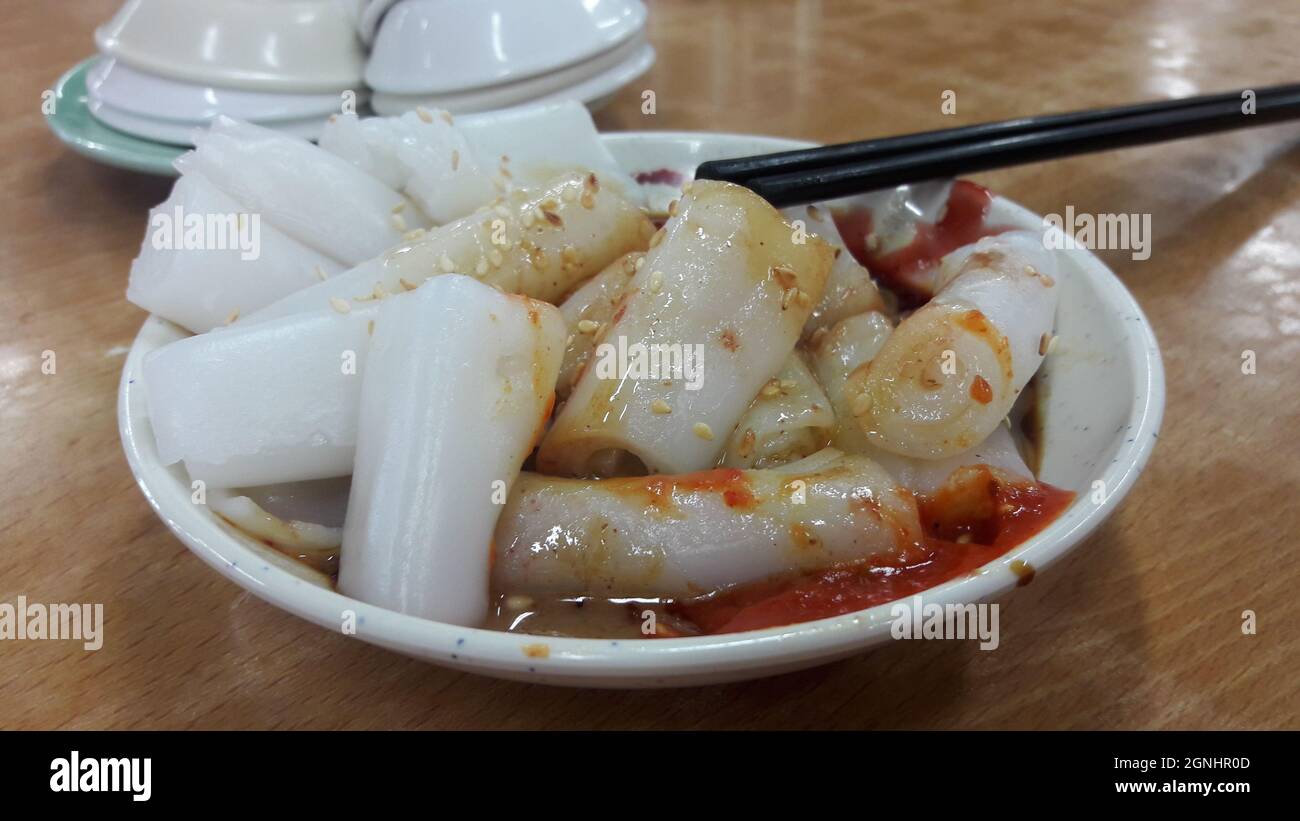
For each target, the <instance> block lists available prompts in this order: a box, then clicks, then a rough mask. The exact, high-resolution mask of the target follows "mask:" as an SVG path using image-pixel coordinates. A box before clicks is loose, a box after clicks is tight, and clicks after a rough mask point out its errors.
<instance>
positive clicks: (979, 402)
mask: <svg viewBox="0 0 1300 821" xmlns="http://www.w3.org/2000/svg"><path fill="white" fill-rule="evenodd" d="M1056 276H1057V271H1056V265H1055V260H1054V257H1053V255H1052V254H1051V252H1050V251H1048V250H1046V249H1045V248H1044V247H1043V243H1042V239H1041V237H1040V236H1039V235H1038V234H1037V233H1034V232H1029V231H1014V232H1009V233H1006V234H1000V235H998V236H995V237H988V238H985V239H982V240H980V241H979V242H977V243H974V244H973V245H970V246H966V247H963V248H961V249H958V250H957V251H954V252H953V253H952V254H950V255H949V256H948V257H946V258H945V259H944V261H943V264H942V265H941V273H940V277H941V280H940V281H941V283H942V284H941V286H940V290H939V292H938V293H937V294H936V295H935V297H934V298H933V299H932V300H930V302H928V303H926V304H925V305H924V306H923V307H921V308H920V309H918V310H917V311H916V312H915V313H913V314H912V315H910V316H909V317H907V318H906V319H904V320H903V321H902V322H900V323H899V325H898V328H896V329H895V330H894V332H893V333H892V334H890V336H889V338H888V339H887V340H886V341H885V344H884V345H883V346H882V347H881V349H880V351H879V352H878V353H877V354H876V355H875V357H874V359H873V360H872V362H871V364H870V367H869V368H868V369H867V372H866V374H865V377H864V378H863V379H862V380H861V384H860V385H859V384H854V383H851V384H850V386H849V391H848V395H849V399H850V408H851V412H852V415H853V417H854V418H856V420H857V422H858V424H859V425H860V426H861V428H862V430H863V432H864V433H865V434H866V436H867V438H868V439H869V440H870V441H871V443H872V444H873V445H875V446H877V447H879V448H881V449H883V450H888V451H890V452H893V453H897V454H900V455H904V456H914V457H919V458H926V459H941V458H944V457H948V456H952V455H955V454H957V453H961V452H962V451H964V450H968V449H970V448H972V447H974V446H975V445H976V444H978V443H979V442H981V441H983V440H984V438H985V437H987V436H988V435H989V434H990V433H992V432H993V429H994V428H996V427H997V425H998V424H999V423H1000V422H1001V421H1002V420H1003V419H1004V418H1005V417H1006V416H1007V414H1008V412H1009V411H1010V410H1011V406H1012V404H1013V403H1014V402H1015V400H1016V397H1017V396H1019V395H1020V392H1021V390H1023V389H1024V387H1025V384H1026V383H1028V381H1029V378H1030V377H1031V376H1033V375H1034V372H1035V371H1036V370H1037V369H1038V366H1039V364H1040V363H1041V362H1042V361H1043V357H1044V356H1046V353H1047V344H1048V342H1049V341H1050V339H1051V331H1052V327H1053V322H1054V318H1055V315H1056V301H1057V293H1058V291H1059V289H1058V288H1057V287H1056V286H1055V279H1056Z"/></svg>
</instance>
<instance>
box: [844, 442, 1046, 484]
mask: <svg viewBox="0 0 1300 821" xmlns="http://www.w3.org/2000/svg"><path fill="white" fill-rule="evenodd" d="M867 453H868V455H869V456H870V457H871V459H872V460H873V461H875V462H876V464H878V465H880V466H881V467H882V468H884V469H885V470H887V471H889V475H891V476H893V477H894V478H895V479H896V480H898V483H899V484H900V485H902V486H903V487H905V488H907V489H908V490H910V491H912V492H913V493H917V494H921V495H923V496H931V495H933V494H934V493H935V492H937V491H938V490H939V489H940V488H941V487H943V486H944V485H945V484H948V483H949V482H950V480H952V479H953V478H954V477H956V476H958V475H959V473H960V471H961V469H962V468H967V467H973V466H979V465H984V466H987V467H989V468H993V469H995V470H996V471H997V472H998V473H997V475H998V477H999V478H1000V479H1002V480H1004V481H1010V482H1033V481H1034V474H1033V472H1032V471H1030V469H1029V467H1028V466H1027V465H1026V464H1025V460H1024V458H1023V457H1022V456H1021V455H1020V451H1019V450H1018V449H1017V448H1016V443H1015V440H1014V439H1013V438H1012V436H1011V429H1010V428H1008V427H1007V426H1006V425H998V426H997V427H996V428H994V429H993V432H992V433H990V434H989V435H988V437H987V438H985V439H984V441H983V442H980V443H979V444H978V445H976V446H975V447H973V448H971V449H970V450H967V451H963V452H962V453H959V454H957V455H956V456H949V457H946V458H944V459H916V458H913V457H911V456H899V455H898V454H896V453H890V452H889V451H886V450H880V449H879V448H871V449H869V450H868V452H867Z"/></svg>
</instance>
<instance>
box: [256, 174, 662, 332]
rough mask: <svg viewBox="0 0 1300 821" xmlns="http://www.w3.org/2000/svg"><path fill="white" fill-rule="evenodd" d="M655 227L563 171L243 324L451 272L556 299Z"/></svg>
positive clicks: (593, 179) (641, 243)
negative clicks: (554, 177)
mask: <svg viewBox="0 0 1300 821" xmlns="http://www.w3.org/2000/svg"><path fill="white" fill-rule="evenodd" d="M653 232H654V226H653V225H652V224H651V222H650V220H649V218H648V217H647V216H646V215H645V214H644V213H643V212H642V211H641V209H640V208H637V207H636V206H634V205H632V204H631V203H630V202H628V201H627V200H625V199H623V198H622V197H621V196H619V195H618V194H616V193H614V192H613V191H611V190H609V189H608V188H606V187H605V186H603V185H602V184H601V182H600V179H599V178H598V177H597V176H596V175H594V174H581V173H571V174H565V175H563V176H561V177H559V178H557V179H555V180H553V181H552V182H551V183H550V184H549V185H547V186H545V187H543V188H538V189H530V190H527V191H514V192H511V193H509V194H506V195H505V196H504V197H502V198H501V199H500V200H498V201H497V202H496V203H495V204H492V205H488V206H485V207H484V208H481V209H479V210H478V211H475V212H474V213H473V214H470V215H469V216H466V217H462V218H461V219H459V220H456V221H455V222H450V223H447V224H446V225H443V226H440V227H438V228H435V229H433V230H431V231H430V232H428V233H427V234H425V235H424V236H423V237H420V238H419V239H416V240H414V241H412V242H408V243H406V244H404V245H402V246H400V247H398V248H394V249H392V250H390V251H388V252H387V253H385V254H383V255H382V256H379V257H377V258H375V259H373V260H370V261H369V262H366V263H364V264H362V265H358V266H357V267H355V268H353V269H352V270H350V271H347V272H345V273H343V274H340V275H338V276H336V277H332V278H330V279H328V280H326V281H324V282H320V283H317V284H316V285H314V286H312V287H310V288H306V289H304V290H301V291H298V292H296V293H294V294H291V295H290V296H288V297H285V298H284V299H282V300H280V301H278V302H276V303H274V304H272V305H269V306H267V307H266V308H264V309H262V310H261V311H258V312H255V313H254V314H252V315H251V316H249V317H247V318H246V319H245V320H242V321H247V322H260V321H264V320H267V319H273V318H276V317H281V316H286V315H289V314H294V313H299V312H301V311H311V310H317V309H320V308H322V307H326V306H328V305H330V304H331V302H332V301H336V300H342V301H343V302H346V303H350V304H352V305H354V306H355V305H356V304H357V303H358V302H362V303H364V302H365V301H367V300H370V299H374V298H375V297H376V296H383V295H384V294H387V293H397V292H399V291H402V290H409V289H411V288H414V287H415V286H417V285H419V284H420V283H422V282H424V281H425V280H426V279H428V278H430V277H434V276H438V275H440V274H449V273H458V274H465V275H472V276H474V277H475V278H477V279H480V280H482V281H483V282H485V283H487V284H488V285H495V286H498V287H500V288H501V289H503V290H505V291H507V292H508V293H517V294H523V295H525V296H529V297H532V298H534V299H541V300H545V301H547V302H558V301H559V300H560V298H561V297H563V296H564V295H565V294H566V293H568V292H569V291H571V290H573V288H575V287H576V286H577V285H578V284H579V283H581V282H582V281H583V280H586V279H587V278H588V277H591V276H593V275H594V274H596V273H598V272H599V271H600V270H601V269H602V268H604V267H605V266H607V265H609V264H610V263H611V262H613V261H614V260H616V259H618V258H619V257H620V256H622V255H623V254H626V253H627V252H629V251H635V250H639V249H644V248H645V246H646V242H647V241H648V239H649V237H650V235H651V234H652V233H653Z"/></svg>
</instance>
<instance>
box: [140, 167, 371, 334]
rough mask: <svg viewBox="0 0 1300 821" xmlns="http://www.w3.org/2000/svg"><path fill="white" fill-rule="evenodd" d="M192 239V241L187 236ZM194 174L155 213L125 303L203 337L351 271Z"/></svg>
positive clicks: (184, 179) (154, 209) (177, 187)
mask: <svg viewBox="0 0 1300 821" xmlns="http://www.w3.org/2000/svg"><path fill="white" fill-rule="evenodd" d="M187 234H188V235H189V236H188V239H187V236H186V235H187ZM344 267H345V266H343V265H342V264H341V263H339V262H338V261H337V260H335V259H333V258H332V257H329V256H327V255H325V254H322V253H321V252H320V251H317V250H315V249H313V248H310V247H308V246H307V245H304V244H303V243H302V242H299V241H298V240H296V239H294V238H293V237H291V236H289V235H288V234H286V233H284V232H283V231H281V230H279V229H278V228H276V227H275V226H274V225H271V224H270V223H269V222H264V221H262V220H261V219H257V220H254V219H253V218H252V214H251V213H250V212H249V209H247V208H245V207H244V206H242V205H240V204H239V203H238V202H236V201H235V200H233V199H231V198H230V197H229V196H227V195H226V194H224V193H222V192H221V191H220V190H219V189H218V188H217V187H216V186H215V185H213V184H212V183H211V182H210V181H208V179H207V178H206V177H204V176H203V175H202V174H199V173H197V172H191V173H189V174H186V175H185V176H183V177H181V178H180V179H178V180H177V181H176V185H175V186H173V187H172V192H171V195H170V196H169V197H168V198H167V200H166V202H163V203H162V204H161V205H158V206H156V207H155V208H153V209H152V210H151V211H150V212H149V227H148V228H146V229H145V235H144V241H143V242H142V243H141V244H140V255H139V256H137V257H136V258H135V261H134V262H132V263H131V278H130V281H129V282H128V284H127V288H126V298H127V299H129V300H130V301H131V302H133V303H135V304H136V305H139V306H140V307H141V308H144V309H145V310H146V311H149V312H151V313H155V314H157V315H158V316H161V317H163V318H164V319H167V320H170V321H172V322H175V323H176V324H177V325H180V326H181V327H183V328H186V329H187V330H190V331H193V332H194V333H203V332H204V331H208V330H211V329H212V328H215V327H217V326H218V325H222V324H224V323H226V322H229V321H231V320H232V319H234V318H237V317H239V316H240V315H241V314H243V315H247V314H249V313H252V312H253V311H255V310H257V309H258V308H261V307H263V306H265V305H269V304H270V303H272V302H274V301H275V300H277V299H279V298H281V297H283V296H286V295H288V294H291V293H293V292H294V291H297V290H298V289H300V288H306V287H307V286H309V285H314V284H315V283H317V282H319V281H320V279H321V278H323V277H329V276H333V275H334V274H337V273H339V272H340V271H342V270H343V269H344Z"/></svg>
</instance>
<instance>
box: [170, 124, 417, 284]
mask: <svg viewBox="0 0 1300 821" xmlns="http://www.w3.org/2000/svg"><path fill="white" fill-rule="evenodd" d="M176 168H177V169H178V170H179V171H180V172H181V174H190V173H194V172H197V173H199V174H202V175H203V176H204V177H206V178H207V179H208V180H210V181H211V182H212V183H213V185H215V186H216V187H217V188H219V189H221V190H222V191H224V192H225V193H226V194H228V195H229V196H230V197H231V198H232V199H234V200H235V201H236V202H238V203H239V204H240V205H241V206H243V208H244V209H245V210H248V211H250V212H253V213H257V214H261V215H262V219H263V220H265V221H266V222H269V223H270V224H271V225H274V226H275V227H276V228H278V229H280V230H281V231H283V232H284V233H286V234H288V235H289V236H291V237H294V238H295V239H297V240H298V241H300V242H302V243H303V244H304V245H306V246H308V247H310V248H314V249H316V250H317V251H319V252H321V253H323V254H326V255H327V256H330V257H333V258H334V259H337V260H339V261H340V262H343V263H345V264H347V265H356V264H357V263H359V262H362V261H364V260H367V259H370V258H371V257H373V256H375V255H376V254H378V253H380V252H381V251H383V250H384V249H386V248H390V247H392V246H393V245H396V244H397V243H398V242H400V241H401V239H402V234H403V233H404V232H405V230H406V229H407V228H411V229H414V228H422V227H427V226H428V224H429V223H428V220H427V219H425V218H424V217H423V216H422V215H420V214H419V212H418V211H416V210H415V209H414V208H408V207H406V206H407V205H408V203H407V200H406V198H405V197H403V196H402V195H401V194H399V193H398V192H396V191H394V190H393V189H391V188H389V187H388V186H386V185H384V184H383V183H382V182H380V181H379V180H377V179H375V178H374V177H372V176H370V175H369V174H366V173H365V172H363V171H360V170H359V169H357V168H356V167H354V166H353V165H352V164H351V163H348V162H347V161H345V160H342V159H340V158H339V157H336V156H334V155H333V154H331V153H329V152H328V151H324V150H322V149H320V148H318V147H317V146H315V145H312V144H311V143H310V142H308V141H306V140H304V139H301V138H298V137H292V136H289V135H287V134H283V133H281V132H279V131H272V130H271V129H269V128H262V127H261V126H256V125H251V124H249V123H244V122H238V121H236V120H232V119H230V118H228V117H218V118H217V119H216V120H214V121H213V123H212V126H211V127H210V128H209V129H208V130H207V131H202V132H198V133H196V136H195V149H194V150H193V151H191V152H189V153H187V154H184V155H182V156H181V157H180V159H178V160H176ZM397 210H400V211H402V212H403V213H404V214H406V216H405V219H404V222H402V223H399V222H398V221H396V220H394V219H393V218H394V216H396V214H395V211H397Z"/></svg>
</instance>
